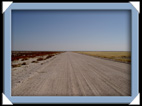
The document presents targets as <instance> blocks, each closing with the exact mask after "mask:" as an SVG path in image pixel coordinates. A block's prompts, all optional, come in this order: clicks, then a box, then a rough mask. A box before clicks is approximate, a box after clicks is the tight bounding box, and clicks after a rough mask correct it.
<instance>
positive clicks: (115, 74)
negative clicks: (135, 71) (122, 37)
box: [12, 52, 131, 96]
mask: <svg viewBox="0 0 142 106" xmlns="http://www.w3.org/2000/svg"><path fill="white" fill-rule="evenodd" d="M21 53H23V54H21ZM90 53H91V54H93V52H90ZM39 54H40V55H39ZM98 54H101V53H98ZM102 54H103V53H102ZM104 54H106V55H107V53H104ZM108 54H109V55H110V53H108ZM116 54H117V58H119V59H120V58H121V57H122V54H121V56H118V54H120V52H119V53H113V56H114V57H115V59H116ZM124 54H125V55H124ZM128 54H129V53H124V52H123V57H122V58H125V59H126V58H127V59H129V58H130V57H129V56H128V57H127V55H128ZM17 56H21V57H17ZM102 56H104V55H102ZM98 57H99V58H98ZM114 57H112V58H114ZM128 63H130V62H129V61H121V62H118V61H114V59H111V60H110V59H109V58H107V59H104V58H103V57H100V56H97V55H95V56H94V55H93V56H92V55H91V56H90V54H89V52H50V53H49V52H40V53H39V52H36V53H35V52H26V53H25V52H13V53H12V96H130V95H131V65H130V64H128Z"/></svg>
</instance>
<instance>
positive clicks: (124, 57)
mask: <svg viewBox="0 0 142 106" xmlns="http://www.w3.org/2000/svg"><path fill="white" fill-rule="evenodd" d="M77 53H81V54H86V55H90V56H95V57H100V58H106V59H111V60H115V61H119V62H125V63H130V62H131V52H123V51H118V52H117V51H114V52H113V51H102V52H97V51H89V52H83V51H78V52H77Z"/></svg>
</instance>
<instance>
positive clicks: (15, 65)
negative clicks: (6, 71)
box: [12, 64, 21, 68]
mask: <svg viewBox="0 0 142 106" xmlns="http://www.w3.org/2000/svg"><path fill="white" fill-rule="evenodd" d="M20 66H21V64H13V65H12V67H13V68H14V67H20Z"/></svg>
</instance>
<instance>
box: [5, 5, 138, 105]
mask: <svg viewBox="0 0 142 106" xmlns="http://www.w3.org/2000/svg"><path fill="white" fill-rule="evenodd" d="M45 9H46V10H60V9H61V10H130V11H131V19H132V20H131V24H132V25H131V29H132V30H131V36H132V37H131V38H132V42H131V43H132V45H131V46H132V52H131V53H132V57H131V58H132V63H131V71H132V72H131V80H132V81H131V96H11V10H45ZM3 15H4V94H5V95H6V96H7V98H8V99H9V100H10V101H11V102H12V103H14V104H16V103H25V104H26V103H28V104H29V103H36V104H37V103H44V104H45V103H83V104H86V103H96V104H106V103H109V104H110V103H113V104H116V103H119V104H129V103H131V101H132V100H133V99H134V98H135V97H136V96H137V95H138V92H139V91H138V86H139V80H138V79H139V77H138V74H139V73H138V70H139V69H138V65H139V64H138V61H139V60H138V56H139V54H138V46H139V45H138V34H139V33H138V30H139V29H138V25H139V23H138V22H139V13H138V11H137V10H136V9H135V8H134V7H133V6H132V4H130V3H12V4H11V5H10V6H9V7H8V9H7V10H6V11H5V12H4V13H3Z"/></svg>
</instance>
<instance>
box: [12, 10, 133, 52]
mask: <svg viewBox="0 0 142 106" xmlns="http://www.w3.org/2000/svg"><path fill="white" fill-rule="evenodd" d="M130 16H131V13H130V11H106V10H104V11H99V10H98V11H94V10H92V11H87V10H85V11H79V10H78V11H73V10H42V11H32V10H31V11H29V10H28V11H26V10H13V11H12V50H27V51H32V50H33V51H130V48H131V47H130V38H131V37H130V36H131V35H130V34H131V30H130V27H131V23H130V22H131V18H130Z"/></svg>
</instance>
